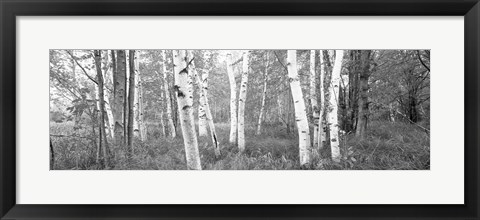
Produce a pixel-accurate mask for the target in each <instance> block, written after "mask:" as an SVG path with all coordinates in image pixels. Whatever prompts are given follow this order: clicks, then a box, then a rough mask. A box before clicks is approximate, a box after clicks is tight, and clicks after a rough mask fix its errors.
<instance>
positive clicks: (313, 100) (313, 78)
mask: <svg viewBox="0 0 480 220" xmlns="http://www.w3.org/2000/svg"><path fill="white" fill-rule="evenodd" d="M316 79H317V77H316V74H315V50H310V103H311V104H312V113H313V148H314V149H318V133H319V129H318V128H319V109H318V103H317V92H316V87H317V83H316V82H317V80H316Z"/></svg>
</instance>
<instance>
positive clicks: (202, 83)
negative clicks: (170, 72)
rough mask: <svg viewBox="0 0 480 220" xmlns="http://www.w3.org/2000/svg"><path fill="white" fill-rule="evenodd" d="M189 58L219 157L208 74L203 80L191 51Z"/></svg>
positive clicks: (216, 153)
mask: <svg viewBox="0 0 480 220" xmlns="http://www.w3.org/2000/svg"><path fill="white" fill-rule="evenodd" d="M188 57H189V58H190V59H192V61H190V67H191V68H189V72H190V73H191V74H193V76H194V79H195V81H196V82H197V84H198V87H199V93H200V99H202V97H203V105H204V107H203V111H204V114H205V116H204V119H205V122H208V126H209V128H210V137H211V138H212V144H213V149H214V152H215V156H216V157H219V156H220V144H219V141H218V137H217V133H216V131H215V124H214V123H213V118H212V113H211V111H210V106H209V104H208V94H207V91H208V86H207V85H208V84H207V79H208V78H207V77H208V73H207V74H203V75H204V76H206V77H205V79H203V80H202V78H201V77H200V75H199V74H198V72H197V70H196V69H195V60H194V59H193V53H192V52H191V51H188ZM199 113H200V112H199ZM205 129H206V128H205Z"/></svg>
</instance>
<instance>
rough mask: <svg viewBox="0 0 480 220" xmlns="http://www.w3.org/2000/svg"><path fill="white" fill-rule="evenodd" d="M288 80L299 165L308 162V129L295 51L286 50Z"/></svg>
mask: <svg viewBox="0 0 480 220" xmlns="http://www.w3.org/2000/svg"><path fill="white" fill-rule="evenodd" d="M287 68H288V78H289V79H288V80H289V81H290V90H291V91H292V97H293V102H294V108H295V121H296V122H297V130H298V148H299V151H300V166H305V165H307V164H309V163H310V146H309V140H310V131H309V128H308V121H307V112H306V110H307V109H306V107H305V101H304V99H303V92H302V88H301V86H300V79H299V77H298V73H297V51H296V50H288V54H287Z"/></svg>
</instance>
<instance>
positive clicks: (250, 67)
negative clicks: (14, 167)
mask: <svg viewBox="0 0 480 220" xmlns="http://www.w3.org/2000/svg"><path fill="white" fill-rule="evenodd" d="M49 53H50V54H49V59H50V60H49V71H50V73H49V76H50V78H49V83H50V85H49V90H50V91H49V92H50V95H49V96H50V99H49V114H50V115H49V118H50V121H49V126H50V127H49V133H50V134H49V136H50V147H49V150H48V151H49V156H50V170H430V50H429V49H409V50H405V49H402V50H392V49H389V50H382V49H362V50H350V49H289V48H279V49H250V50H247V49H231V50H224V49H192V50H185V49H181V50H178V49H174V50H171V49H151V50H146V49H132V48H131V49H96V48H93V49H50V51H49ZM45 150H46V146H45Z"/></svg>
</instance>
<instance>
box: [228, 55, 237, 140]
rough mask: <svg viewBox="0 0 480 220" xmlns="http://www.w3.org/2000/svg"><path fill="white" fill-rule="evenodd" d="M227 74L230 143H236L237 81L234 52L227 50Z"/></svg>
mask: <svg viewBox="0 0 480 220" xmlns="http://www.w3.org/2000/svg"><path fill="white" fill-rule="evenodd" d="M226 63H227V74H228V80H229V82H230V138H229V142H230V144H235V143H236V139H237V82H236V81H235V74H234V73H233V66H232V54H231V51H228V52H227V59H226Z"/></svg>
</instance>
